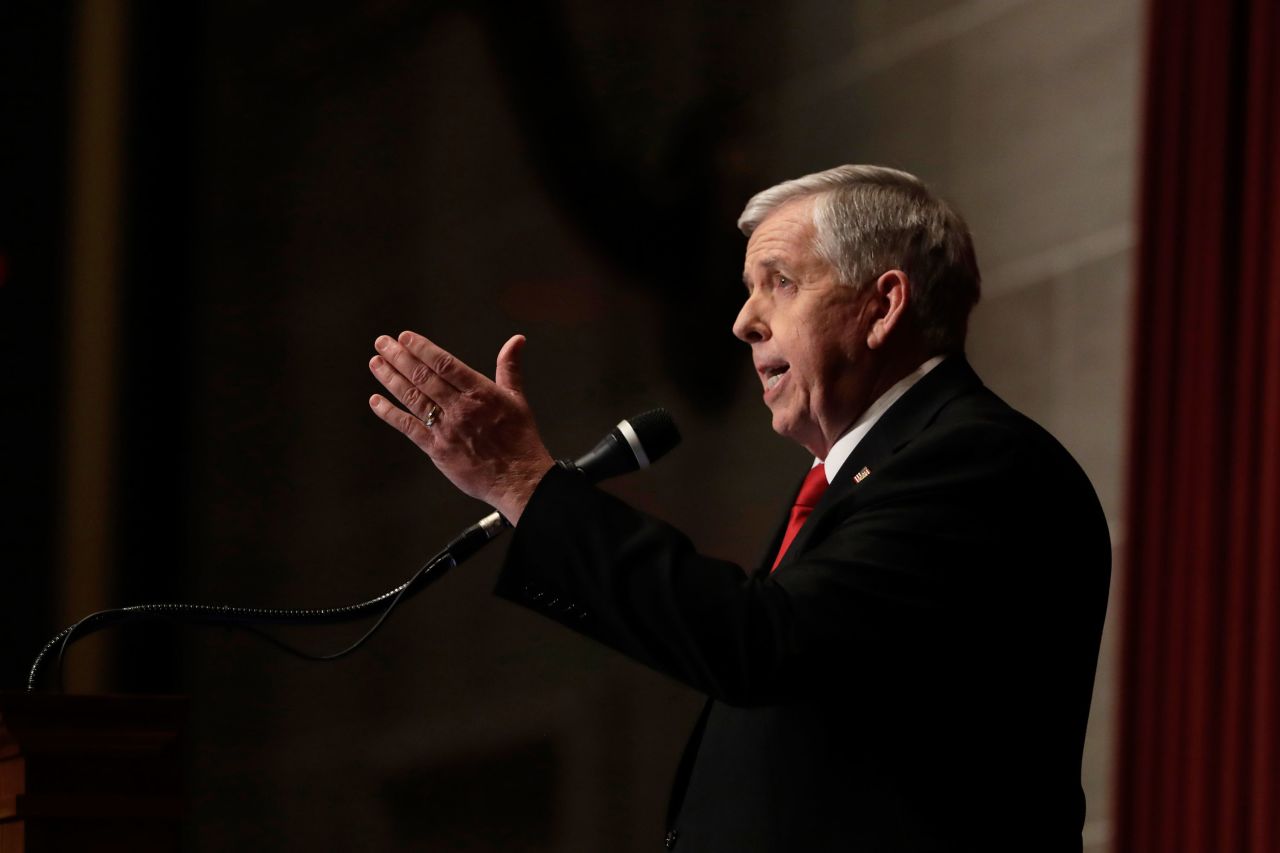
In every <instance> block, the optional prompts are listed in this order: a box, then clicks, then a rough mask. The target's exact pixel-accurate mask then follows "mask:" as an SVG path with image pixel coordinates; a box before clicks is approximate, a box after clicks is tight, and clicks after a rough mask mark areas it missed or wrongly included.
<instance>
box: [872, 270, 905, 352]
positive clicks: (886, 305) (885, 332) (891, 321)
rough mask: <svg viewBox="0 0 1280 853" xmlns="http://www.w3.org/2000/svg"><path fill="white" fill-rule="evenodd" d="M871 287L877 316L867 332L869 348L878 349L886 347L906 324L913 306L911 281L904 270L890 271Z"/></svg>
mask: <svg viewBox="0 0 1280 853" xmlns="http://www.w3.org/2000/svg"><path fill="white" fill-rule="evenodd" d="M871 287H872V290H873V291H874V292H873V293H872V294H871V303H872V305H874V306H875V315H874V320H873V322H872V324H871V329H870V330H869V331H868V332H867V348H868V349H878V348H880V347H882V346H884V345H885V342H886V341H888V340H889V335H890V334H891V333H892V332H893V330H894V329H895V328H897V327H898V326H899V325H901V324H902V323H905V322H906V319H907V307H908V306H909V305H910V304H911V280H910V279H908V278H907V274H906V273H904V272H903V271H902V270H889V271H888V272H886V273H884V274H883V275H881V276H880V277H879V278H878V279H876V281H875V283H874V284H873V285H871Z"/></svg>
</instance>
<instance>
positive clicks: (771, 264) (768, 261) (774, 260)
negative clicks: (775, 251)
mask: <svg viewBox="0 0 1280 853" xmlns="http://www.w3.org/2000/svg"><path fill="white" fill-rule="evenodd" d="M756 266H757V267H764V268H765V269H766V270H768V271H769V272H774V271H776V270H777V269H778V268H779V267H780V266H782V259H781V258H779V257H778V256H776V255H770V256H769V257H767V258H764V259H763V260H761V261H760V263H758V264H756ZM747 276H748V273H747V271H746V270H743V271H742V284H743V286H744V287H746V288H747V290H750V289H751V282H750V281H749V280H748V278H747Z"/></svg>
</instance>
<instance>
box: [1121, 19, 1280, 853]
mask: <svg viewBox="0 0 1280 853" xmlns="http://www.w3.org/2000/svg"><path fill="white" fill-rule="evenodd" d="M1149 12H1150V18H1149V22H1150V23H1149V34H1148V36H1149V42H1148V60H1147V61H1148V66H1147V90H1146V125H1145V129H1144V139H1143V143H1142V144H1143V167H1142V168H1143V173H1142V191H1141V192H1142V195H1141V211H1140V216H1141V230H1140V234H1141V237H1140V245H1139V250H1138V265H1137V295H1136V301H1135V315H1136V335H1135V342H1136V343H1135V362H1134V376H1133V383H1132V385H1133V389H1134V395H1133V410H1132V419H1131V423H1132V433H1131V435H1130V466H1131V467H1130V471H1129V475H1130V481H1129V482H1130V487H1129V504H1128V531H1129V533H1128V539H1127V549H1126V557H1125V566H1126V576H1125V583H1124V589H1125V593H1124V598H1123V607H1124V613H1123V625H1124V636H1123V641H1122V653H1121V654H1122V662H1121V678H1122V682H1121V697H1122V698H1121V701H1122V710H1121V718H1120V743H1119V756H1118V757H1119V760H1118V771H1117V791H1118V793H1117V802H1116V807H1117V808H1116V827H1115V831H1116V836H1115V838H1116V845H1115V849H1116V850H1117V851H1120V853H1153V851H1161V852H1162V851H1187V853H1193V852H1194V853H1207V852H1208V851H1214V853H1216V851H1246V853H1263V852H1264V851H1265V853H1277V851H1280V532H1278V531H1280V2H1277V0H1151V2H1150V6H1149Z"/></svg>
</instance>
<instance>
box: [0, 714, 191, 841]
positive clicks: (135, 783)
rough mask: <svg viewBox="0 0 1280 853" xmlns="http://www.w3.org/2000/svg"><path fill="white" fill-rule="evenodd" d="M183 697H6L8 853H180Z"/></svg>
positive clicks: (3, 833)
mask: <svg viewBox="0 0 1280 853" xmlns="http://www.w3.org/2000/svg"><path fill="white" fill-rule="evenodd" d="M186 714H187V700H186V698H185V697H179V696H63V695H46V694H41V693H4V692H0V853H66V851H78V850H93V851H103V853H107V852H108V851H130V853H153V851H154V853H159V851H164V853H173V851H177V850H178V849H179V845H180V828H181V826H180V819H181V816H182V810H183V796H182V793H181V792H182V761H181V759H182V754H181V740H180V735H181V731H182V728H183V725H184V722H185V719H186Z"/></svg>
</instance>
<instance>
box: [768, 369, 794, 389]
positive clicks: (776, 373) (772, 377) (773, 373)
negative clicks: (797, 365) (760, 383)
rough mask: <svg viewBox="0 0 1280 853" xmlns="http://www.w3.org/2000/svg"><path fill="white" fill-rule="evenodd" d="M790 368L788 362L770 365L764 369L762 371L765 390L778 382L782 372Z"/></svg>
mask: <svg viewBox="0 0 1280 853" xmlns="http://www.w3.org/2000/svg"><path fill="white" fill-rule="evenodd" d="M790 369H791V365H789V364H779V365H777V366H775V367H770V368H768V369H767V370H765V372H764V387H765V390H766V391H767V390H769V389H770V388H772V387H773V386H775V385H777V384H778V383H779V382H781V381H782V374H784V373H786V372H787V371H788V370H790Z"/></svg>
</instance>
